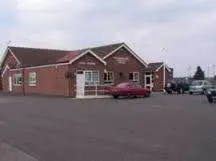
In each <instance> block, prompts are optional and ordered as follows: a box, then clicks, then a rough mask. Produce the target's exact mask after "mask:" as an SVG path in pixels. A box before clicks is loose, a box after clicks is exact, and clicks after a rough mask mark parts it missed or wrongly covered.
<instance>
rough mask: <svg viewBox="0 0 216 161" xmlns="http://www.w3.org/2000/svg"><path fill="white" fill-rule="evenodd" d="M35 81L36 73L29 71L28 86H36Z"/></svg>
mask: <svg viewBox="0 0 216 161" xmlns="http://www.w3.org/2000/svg"><path fill="white" fill-rule="evenodd" d="M36 83H37V74H36V73H35V72H30V73H29V78H28V84H29V86H36Z"/></svg>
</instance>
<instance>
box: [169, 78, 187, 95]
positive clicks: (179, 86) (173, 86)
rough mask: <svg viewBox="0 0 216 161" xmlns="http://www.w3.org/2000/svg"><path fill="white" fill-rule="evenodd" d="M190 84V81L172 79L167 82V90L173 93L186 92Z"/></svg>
mask: <svg viewBox="0 0 216 161" xmlns="http://www.w3.org/2000/svg"><path fill="white" fill-rule="evenodd" d="M189 86H190V84H189V83H188V82H180V81H179V82H176V81H170V82H167V83H166V86H165V91H166V92H167V93H168V94H172V93H176V92H177V93H179V94H184V93H185V92H186V91H188V90H189Z"/></svg>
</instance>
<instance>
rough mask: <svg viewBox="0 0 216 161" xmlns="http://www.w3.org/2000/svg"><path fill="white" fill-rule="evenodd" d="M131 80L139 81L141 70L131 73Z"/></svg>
mask: <svg viewBox="0 0 216 161" xmlns="http://www.w3.org/2000/svg"><path fill="white" fill-rule="evenodd" d="M129 80H130V81H134V82H138V81H139V72H133V73H129Z"/></svg>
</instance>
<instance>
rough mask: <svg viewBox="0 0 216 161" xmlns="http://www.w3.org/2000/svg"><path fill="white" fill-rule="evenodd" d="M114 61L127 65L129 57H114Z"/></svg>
mask: <svg viewBox="0 0 216 161" xmlns="http://www.w3.org/2000/svg"><path fill="white" fill-rule="evenodd" d="M114 59H115V61H116V62H117V63H119V64H126V63H127V62H128V61H129V58H128V57H125V58H124V57H114Z"/></svg>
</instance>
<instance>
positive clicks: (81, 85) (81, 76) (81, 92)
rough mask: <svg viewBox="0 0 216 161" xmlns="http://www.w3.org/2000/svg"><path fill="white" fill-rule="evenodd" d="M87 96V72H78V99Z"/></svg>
mask: <svg viewBox="0 0 216 161" xmlns="http://www.w3.org/2000/svg"><path fill="white" fill-rule="evenodd" d="M84 96H85V72H84V71H77V72H76V97H77V98H82V97H84Z"/></svg>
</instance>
